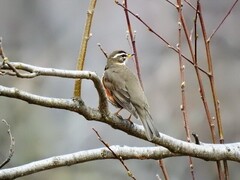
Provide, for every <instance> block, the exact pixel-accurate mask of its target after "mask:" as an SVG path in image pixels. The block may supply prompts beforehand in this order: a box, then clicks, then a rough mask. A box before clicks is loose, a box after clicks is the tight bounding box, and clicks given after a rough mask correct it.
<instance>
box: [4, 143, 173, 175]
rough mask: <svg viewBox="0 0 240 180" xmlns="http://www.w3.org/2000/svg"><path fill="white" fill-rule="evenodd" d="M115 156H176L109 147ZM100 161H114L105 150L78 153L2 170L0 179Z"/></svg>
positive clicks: (151, 149)
mask: <svg viewBox="0 0 240 180" xmlns="http://www.w3.org/2000/svg"><path fill="white" fill-rule="evenodd" d="M110 148H111V149H112V150H113V151H114V153H116V155H117V156H119V157H121V158H122V159H123V160H127V159H142V160H143V159H162V158H166V157H171V156H177V155H175V154H173V153H171V152H169V151H168V150H167V149H165V148H162V147H148V148H146V147H127V146H124V147H120V146H110ZM101 159H116V157H115V156H114V155H113V154H112V152H111V151H110V150H109V149H107V148H99V149H93V150H86V151H80V152H76V153H71V154H66V155H61V156H55V157H51V158H48V159H44V160H40V161H35V162H32V163H29V164H25V165H22V166H18V167H14V168H9V169H3V170H1V171H0V179H5V180H6V179H15V178H18V177H22V176H26V175H30V174H33V173H36V172H40V171H45V170H49V169H53V168H57V167H62V166H71V165H74V164H78V163H84V162H88V161H95V160H101Z"/></svg>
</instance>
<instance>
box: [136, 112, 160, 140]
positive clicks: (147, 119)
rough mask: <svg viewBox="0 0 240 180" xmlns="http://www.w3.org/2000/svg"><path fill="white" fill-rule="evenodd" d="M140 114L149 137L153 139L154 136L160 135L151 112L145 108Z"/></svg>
mask: <svg viewBox="0 0 240 180" xmlns="http://www.w3.org/2000/svg"><path fill="white" fill-rule="evenodd" d="M142 111H143V110H142ZM138 114H139V117H140V119H141V121H142V124H143V127H144V129H145V132H146V136H147V139H148V140H149V141H152V140H153V137H154V136H156V137H160V136H159V132H158V130H157V129H156V126H155V125H154V122H153V119H152V117H151V115H150V113H149V112H148V110H145V109H144V112H141V113H138Z"/></svg>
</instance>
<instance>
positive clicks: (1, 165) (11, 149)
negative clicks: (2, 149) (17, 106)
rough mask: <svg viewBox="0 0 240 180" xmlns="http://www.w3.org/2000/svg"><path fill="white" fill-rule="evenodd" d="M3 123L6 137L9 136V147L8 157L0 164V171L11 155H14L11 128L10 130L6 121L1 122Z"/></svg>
mask: <svg viewBox="0 0 240 180" xmlns="http://www.w3.org/2000/svg"><path fill="white" fill-rule="evenodd" d="M2 122H3V123H5V124H6V125H7V127H8V131H7V132H8V135H9V138H10V147H9V155H8V157H7V158H6V159H5V161H4V162H3V163H2V164H0V169H1V168H2V167H3V166H5V165H6V164H7V163H8V162H9V161H10V160H11V158H12V156H13V154H14V146H15V140H14V137H13V136H12V133H11V128H10V125H9V124H8V123H7V121H6V120H4V119H3V120H2Z"/></svg>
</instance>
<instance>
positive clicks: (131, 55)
mask: <svg viewBox="0 0 240 180" xmlns="http://www.w3.org/2000/svg"><path fill="white" fill-rule="evenodd" d="M134 55H135V54H128V56H127V57H128V58H131V57H133V56H134Z"/></svg>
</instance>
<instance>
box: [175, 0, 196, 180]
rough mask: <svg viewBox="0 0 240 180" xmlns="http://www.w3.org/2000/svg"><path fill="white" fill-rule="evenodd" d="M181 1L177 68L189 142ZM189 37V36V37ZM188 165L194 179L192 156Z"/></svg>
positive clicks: (178, 1)
mask: <svg viewBox="0 0 240 180" xmlns="http://www.w3.org/2000/svg"><path fill="white" fill-rule="evenodd" d="M181 4H182V1H181V0H177V5H178V7H179V8H178V59H179V69H180V81H181V83H180V84H181V86H180V87H181V97H182V104H181V111H182V115H183V122H184V128H185V133H186V136H187V141H188V142H191V137H190V127H189V119H188V113H187V99H186V94H185V87H186V82H185V65H184V64H183V60H182V56H181V54H182V51H181V46H182V23H181V15H182V6H181ZM189 38H190V37H189ZM189 167H190V172H191V175H192V179H193V180H194V179H195V175H194V165H193V160H192V157H189Z"/></svg>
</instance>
